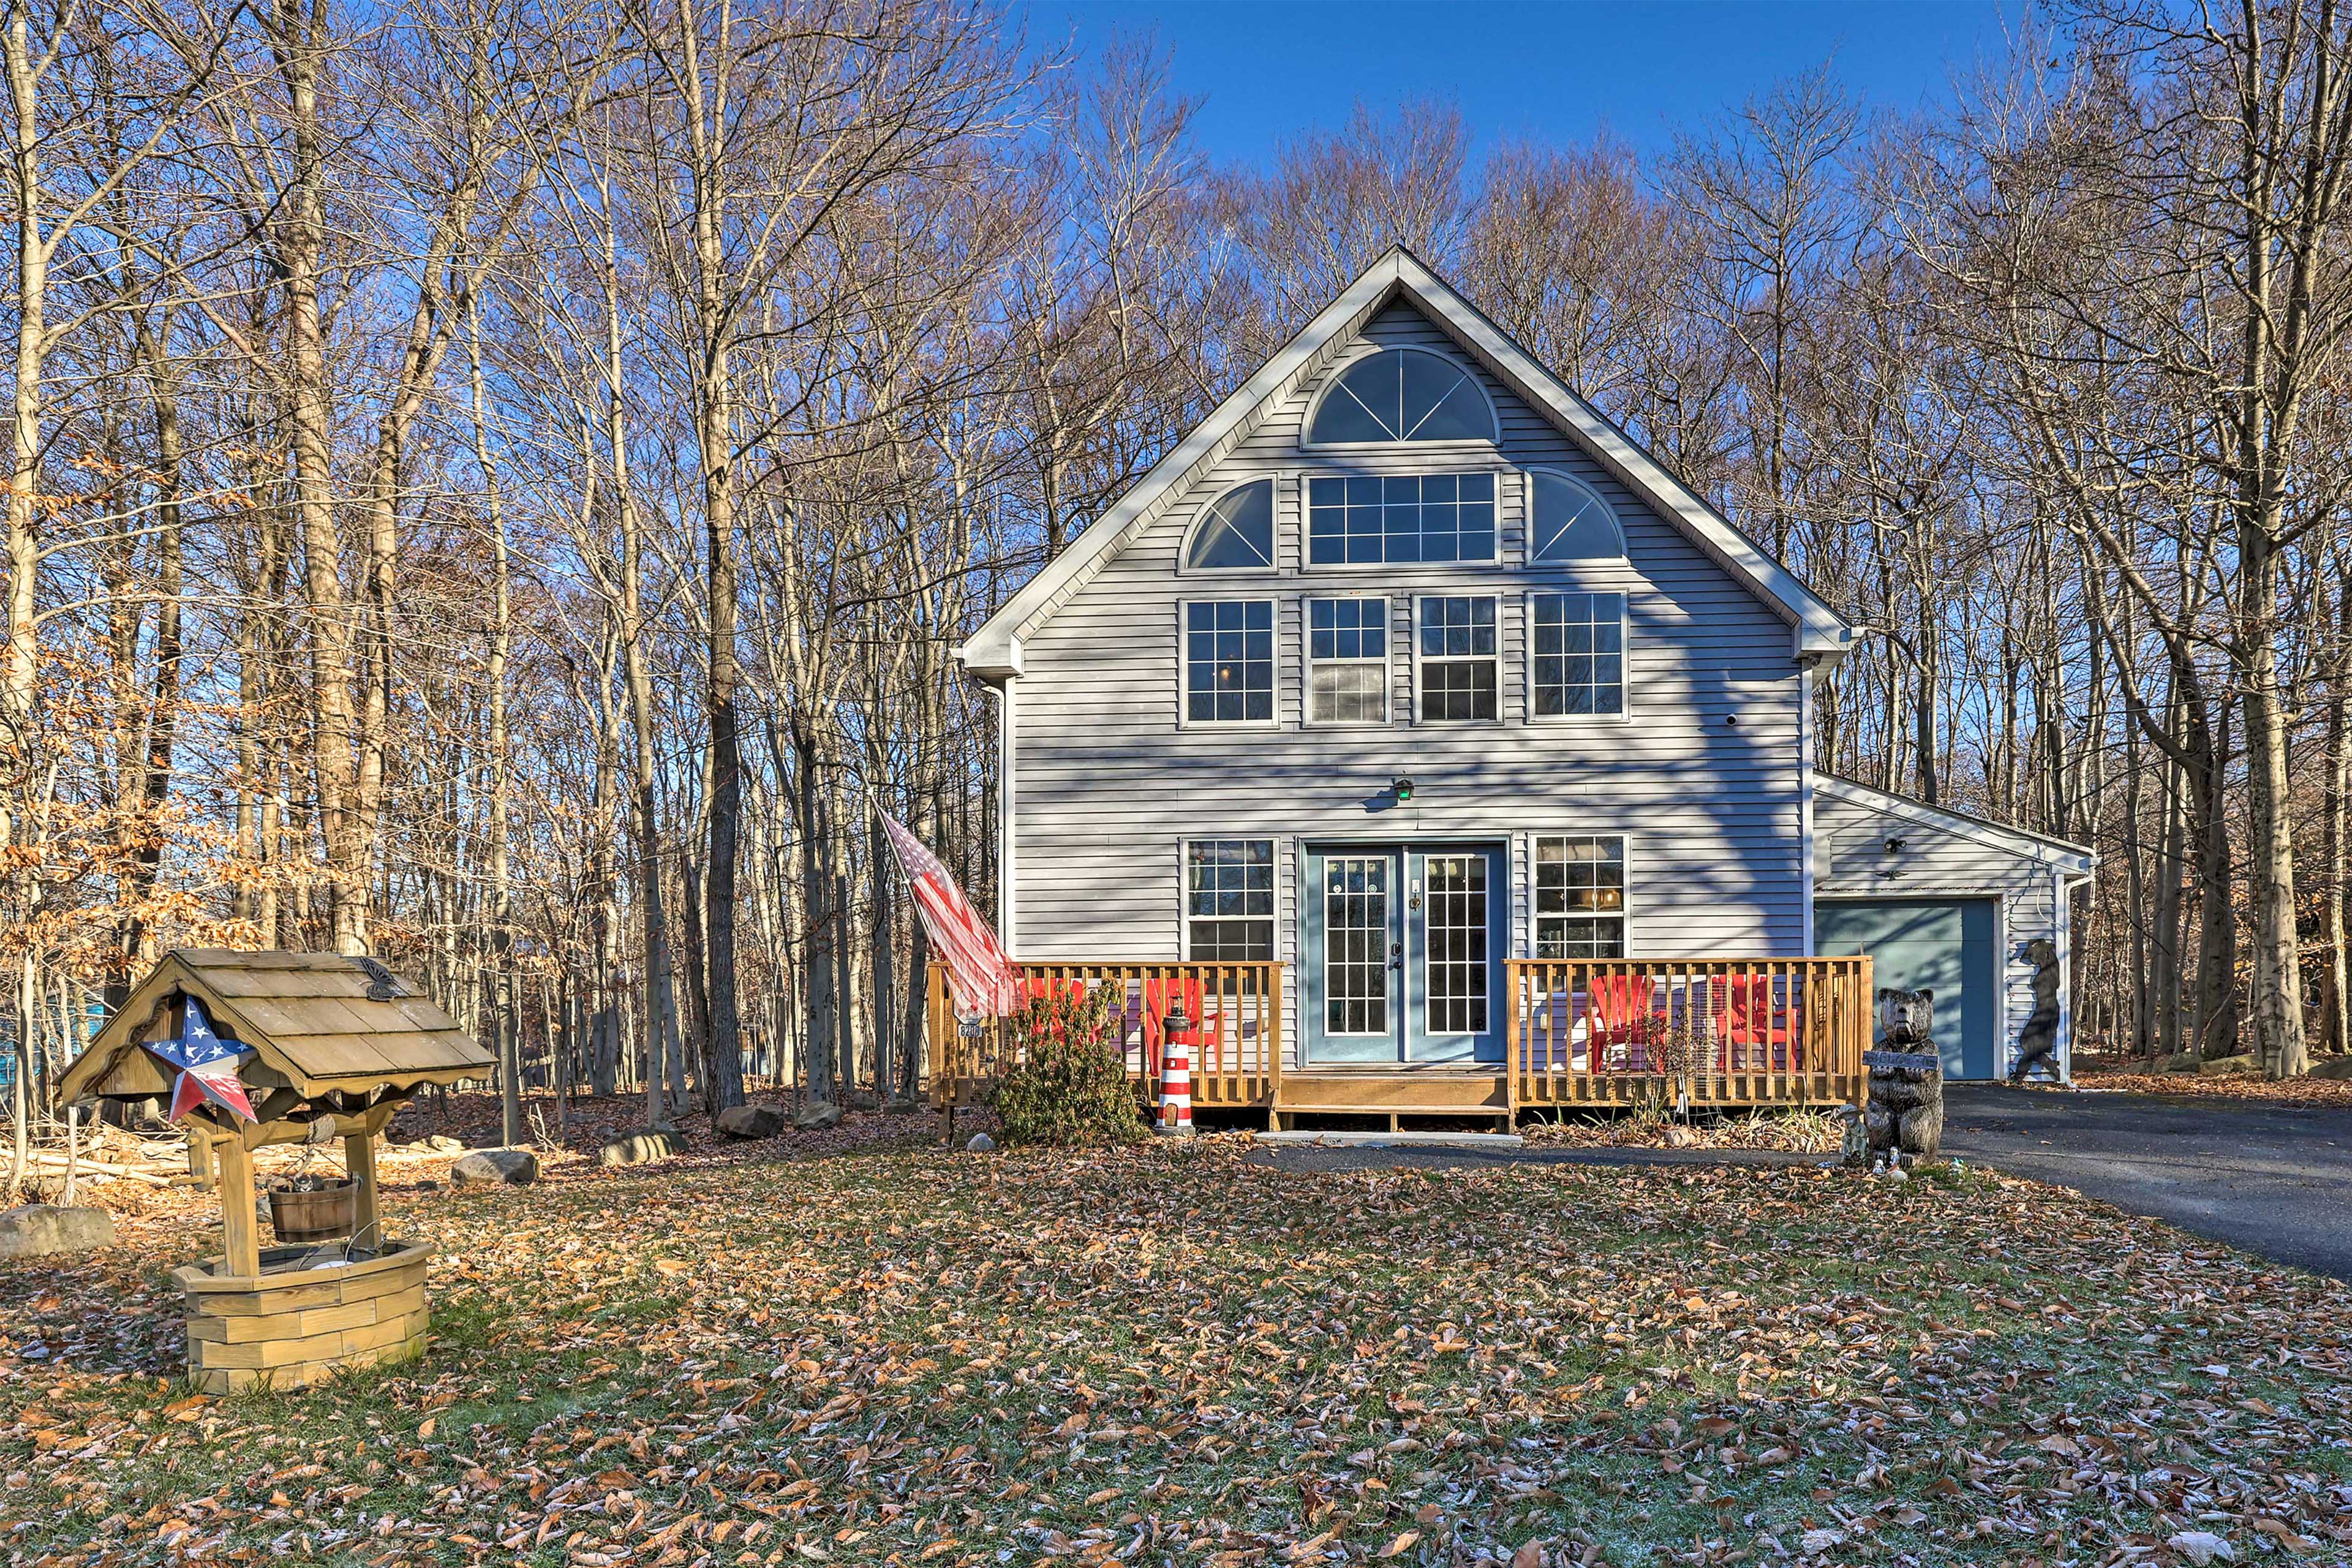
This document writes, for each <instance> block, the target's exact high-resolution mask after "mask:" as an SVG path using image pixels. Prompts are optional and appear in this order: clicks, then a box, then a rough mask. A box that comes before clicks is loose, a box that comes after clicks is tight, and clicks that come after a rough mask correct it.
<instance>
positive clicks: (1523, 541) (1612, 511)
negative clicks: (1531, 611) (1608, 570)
mask: <svg viewBox="0 0 2352 1568" xmlns="http://www.w3.org/2000/svg"><path fill="white" fill-rule="evenodd" d="M1526 473H1527V481H1526V490H1525V494H1524V495H1523V496H1522V497H1521V503H1522V504H1521V507H1520V510H1521V511H1522V512H1523V513H1524V514H1525V522H1526V527H1525V529H1524V530H1523V531H1522V533H1521V535H1520V542H1519V549H1520V552H1521V555H1522V557H1523V558H1524V559H1525V561H1526V562H1527V563H1528V565H1529V566H1531V567H1534V568H1536V569H1537V570H1539V571H1545V572H1553V571H1560V570H1566V569H1573V568H1575V567H1578V566H1622V565H1625V564H1626V563H1628V562H1629V560H1630V559H1631V553H1630V552H1629V551H1628V550H1627V548H1626V545H1625V520H1624V519H1623V518H1622V517H1620V516H1619V515H1618V514H1617V509H1616V508H1615V507H1614V506H1612V505H1611V504H1610V502H1609V498H1608V497H1607V496H1605V495H1602V494H1601V491H1600V490H1599V489H1595V488H1594V486H1593V485H1592V483H1591V481H1590V480H1589V479H1585V478H1583V477H1582V476H1581V475H1579V474H1576V473H1572V472H1570V470H1569V469H1567V468H1558V467H1555V466H1552V465H1550V464H1545V463H1538V464H1537V465H1535V466H1534V467H1532V468H1528V469H1527V470H1526ZM1538 474H1549V476H1550V477H1552V478H1553V479H1562V480H1565V481H1567V482H1568V483H1569V484H1570V485H1573V486H1575V487H1576V488H1577V489H1580V490H1582V491H1583V492H1584V493H1585V494H1586V495H1589V496H1591V498H1592V499H1593V500H1596V501H1598V502H1600V503H1601V510H1602V511H1604V512H1606V513H1607V514H1608V515H1609V526H1610V527H1612V528H1613V529H1615V530H1616V531H1617V553H1616V554H1614V555H1565V556H1562V557H1560V558H1559V560H1557V561H1545V560H1541V559H1539V558H1538V556H1537V554H1536V476H1537V475H1538Z"/></svg>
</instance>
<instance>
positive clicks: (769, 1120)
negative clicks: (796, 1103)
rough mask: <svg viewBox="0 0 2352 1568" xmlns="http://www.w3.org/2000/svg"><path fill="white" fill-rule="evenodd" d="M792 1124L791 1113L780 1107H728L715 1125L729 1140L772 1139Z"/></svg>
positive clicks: (721, 1112) (721, 1113)
mask: <svg viewBox="0 0 2352 1568" xmlns="http://www.w3.org/2000/svg"><path fill="white" fill-rule="evenodd" d="M792 1124H793V1118H792V1113H791V1112H790V1111H788V1110H785V1109H784V1108H783V1107H782V1106H781V1105H730V1106H729V1107H728V1108H727V1109H726V1110H722V1111H720V1112H719V1120H718V1121H717V1123H716V1124H715V1125H716V1126H717V1127H718V1129H719V1131H721V1132H723V1133H725V1134H726V1135H727V1136H728V1137H730V1138H773V1137H774V1136H775V1135H776V1134H777V1133H779V1132H782V1131H783V1130H784V1129H785V1128H787V1127H790V1126H791V1125H792Z"/></svg>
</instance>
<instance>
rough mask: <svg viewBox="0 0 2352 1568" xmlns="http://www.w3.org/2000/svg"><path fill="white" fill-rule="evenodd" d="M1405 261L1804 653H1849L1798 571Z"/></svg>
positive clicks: (1432, 298) (1482, 352)
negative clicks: (1786, 628)
mask: <svg viewBox="0 0 2352 1568" xmlns="http://www.w3.org/2000/svg"><path fill="white" fill-rule="evenodd" d="M1399 260H1400V265H1401V269H1402V270H1401V273H1400V279H1401V281H1402V283H1403V285H1404V286H1405V288H1407V289H1410V290H1411V291H1412V293H1413V294H1414V295H1415V296H1416V297H1417V298H1419V299H1420V300H1421V301H1422V302H1423V303H1424V304H1426V305H1427V306H1428V307H1429V308H1430V309H1431V310H1434V311H1436V312H1437V313H1438V314H1439V315H1440V316H1441V317H1442V318H1443V319H1444V322H1445V324H1446V326H1447V328H1448V329H1449V330H1450V331H1453V332H1454V335H1455V336H1456V338H1457V339H1459V340H1460V341H1461V342H1463V343H1464V345H1465V347H1468V348H1470V349H1472V350H1473V351H1475V353H1477V354H1478V355H1479V356H1480V357H1481V358H1483V359H1485V360H1486V362H1487V364H1488V366H1489V367H1490V368H1491V369H1493V370H1494V371H1495V372H1496V374H1499V375H1501V376H1502V377H1503V379H1504V380H1506V381H1507V382H1509V383H1510V384H1512V389H1513V390H1514V391H1516V392H1517V393H1518V394H1519V395H1520V396H1522V397H1524V398H1526V399H1527V400H1528V402H1530V403H1532V404H1534V405H1536V406H1537V407H1538V408H1540V409H1542V410H1544V412H1546V413H1547V414H1549V415H1550V416H1551V417H1552V420H1553V422H1554V423H1555V424H1557V425H1559V426H1560V427H1561V428H1562V429H1563V430H1564V431H1566V432H1567V433H1568V434H1570V435H1572V436H1574V437H1578V438H1579V439H1580V440H1581V441H1582V442H1583V443H1584V445H1585V446H1586V447H1588V448H1589V449H1590V450H1591V452H1592V453H1593V455H1594V456H1595V457H1597V458H1600V460H1601V463H1602V464H1603V465H1604V466H1605V467H1607V468H1609V469H1610V470H1611V471H1612V472H1613V473H1614V474H1615V475H1616V476H1617V478H1618V479H1620V480H1621V481H1622V482H1623V483H1624V484H1625V486H1626V487H1627V488H1628V489H1633V490H1634V491H1635V492H1637V493H1639V494H1641V495H1643V496H1644V497H1646V498H1647V499H1648V500H1650V501H1651V502H1652V504H1654V505H1655V506H1657V507H1658V508H1660V509H1661V510H1664V511H1665V512H1666V513H1667V514H1668V515H1669V516H1671V517H1674V518H1675V519H1677V520H1678V521H1680V522H1681V523H1682V525H1683V527H1684V528H1685V530H1686V531H1689V533H1690V534H1691V535H1692V536H1693V537H1694V538H1696V539H1697V540H1698V541H1699V542H1701V543H1702V544H1704V545H1705V546H1706V547H1707V549H1708V550H1709V551H1711V552H1713V553H1714V554H1715V556H1716V558H1717V560H1718V561H1720V562H1722V563H1723V564H1724V565H1725V566H1727V567H1728V568H1729V569H1730V570H1731V571H1732V572H1733V574H1735V575H1738V576H1741V577H1745V578H1746V579H1747V580H1748V583H1749V584H1750V585H1751V586H1753V587H1754V588H1755V589H1756V590H1757V592H1758V593H1759V594H1760V595H1762V596H1763V598H1764V599H1765V601H1766V602H1767V603H1769V604H1771V605H1775V606H1777V607H1778V608H1779V609H1780V612H1781V613H1782V614H1783V615H1785V616H1787V617H1788V618H1789V620H1790V623H1791V624H1792V625H1793V626H1795V628H1796V652H1797V653H1798V655H1799V656H1800V657H1801V656H1803V655H1807V654H1811V655H1815V656H1818V657H1821V658H1827V659H1829V660H1831V661H1835V660H1837V659H1840V658H1844V657H1845V655H1846V652H1847V650H1848V649H1850V648H1851V647H1853V627H1852V626H1848V625H1847V624H1846V622H1845V618H1844V617H1843V616H1840V615H1839V614H1838V613H1837V612H1836V611H1835V610H1833V609H1832V608H1831V607H1830V606H1829V605H1828V604H1827V603H1826V602H1825V601H1823V600H1822V598H1821V597H1820V596H1819V595H1816V594H1814V593H1813V591H1812V590H1811V589H1810V588H1808V587H1806V586H1805V584H1803V583H1802V582H1801V581H1800V580H1799V579H1798V577H1797V575H1796V574H1795V573H1793V572H1790V570H1789V569H1788V568H1787V567H1785V566H1783V565H1781V564H1780V563H1779V562H1777V561H1775V560H1773V559H1772V558H1771V557H1770V556H1769V555H1767V554H1765V553H1764V552H1763V551H1761V550H1759V549H1758V548H1757V547H1756V543H1755V542H1754V541H1753V540H1751V539H1749V538H1748V536H1747V535H1746V534H1744V533H1742V532H1740V531H1739V530H1738V529H1737V528H1735V527H1733V526H1732V525H1731V523H1730V522H1729V521H1727V520H1726V519H1725V518H1724V516H1723V515H1722V514H1721V513H1720V512H1718V511H1717V510H1715V509H1714V508H1713V507H1711V506H1709V505H1707V504H1706V502H1705V501H1704V500H1700V499H1699V498H1698V497H1697V496H1696V495H1695V494H1693V493H1692V492H1691V490H1690V489H1689V487H1687V486H1685V484H1684V483H1683V482H1682V481H1681V480H1680V479H1676V478H1675V476H1674V475H1673V474H1671V473H1669V472H1667V471H1666V469H1665V468H1664V467H1662V466H1661V465H1660V464H1659V463H1658V461H1657V460H1656V459H1655V458H1652V457H1651V456H1650V455H1649V454H1648V453H1647V452H1644V451H1643V450H1642V448H1641V447H1637V446H1635V445H1634V444H1633V442H1632V441H1631V440H1629V439H1627V437H1626V436H1625V434H1624V432H1622V430H1619V429H1618V428H1617V426H1614V425H1612V424H1611V423H1610V422H1609V421H1608V420H1607V419H1605V418H1603V417H1602V416H1601V413H1600V411H1599V410H1598V409H1596V408H1594V407H1593V406H1592V405H1591V404H1589V403H1587V402H1585V401H1584V399H1582V398H1581V397H1579V396H1578V395H1576V394H1575V393H1574V392H1573V391H1571V390H1570V388H1569V386H1568V385H1567V384H1566V383H1564V382H1562V381H1561V380H1560V379H1559V377H1558V376H1556V375H1554V374H1552V373H1551V372H1550V371H1549V370H1547V369H1545V368H1544V366H1543V364H1542V363H1540V362H1538V360H1537V359H1536V358H1535V357H1534V356H1533V355H1531V354H1529V353H1528V352H1527V351H1526V350H1525V349H1523V348H1521V347H1520V346H1519V345H1518V344H1517V343H1516V342H1513V341H1512V339H1511V337H1510V334H1509V333H1507V332H1506V331H1503V330H1502V329H1501V328H1500V327H1497V326H1496V325H1495V323H1494V322H1492V321H1488V320H1487V319H1486V316H1485V314H1484V313H1483V312H1481V311H1480V310H1478V308H1477V307H1476V306H1475V305H1473V304H1471V303H1470V301H1469V300H1465V299H1464V298H1463V297H1462V296H1461V295H1459V294H1457V293H1455V292H1454V289H1453V288H1452V286H1450V285H1449V284H1447V283H1446V281H1445V280H1444V279H1442V278H1440V277H1438V276H1437V274H1435V273H1434V272H1432V271H1431V270H1430V269H1429V268H1427V267H1425V266H1423V264H1422V263H1421V261H1420V260H1419V259H1418V258H1415V257H1413V256H1412V254H1411V253H1409V252H1400V253H1399Z"/></svg>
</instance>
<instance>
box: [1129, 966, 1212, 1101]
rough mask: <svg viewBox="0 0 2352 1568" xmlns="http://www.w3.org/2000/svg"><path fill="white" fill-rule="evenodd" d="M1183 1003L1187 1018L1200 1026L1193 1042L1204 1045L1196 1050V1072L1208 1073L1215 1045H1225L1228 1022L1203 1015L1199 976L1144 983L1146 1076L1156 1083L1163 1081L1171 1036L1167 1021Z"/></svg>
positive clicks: (1193, 1053)
mask: <svg viewBox="0 0 2352 1568" xmlns="http://www.w3.org/2000/svg"><path fill="white" fill-rule="evenodd" d="M1180 999H1181V1001H1182V1002H1183V1004H1184V1013H1185V1016H1187V1017H1189V1018H1191V1019H1192V1021H1193V1023H1194V1024H1195V1025H1197V1026H1198V1027H1197V1028H1196V1029H1195V1030H1194V1031H1193V1038H1194V1039H1195V1040H1197V1041H1199V1042H1200V1043H1199V1044H1198V1045H1196V1046H1194V1047H1192V1070H1193V1071H1194V1072H1202V1071H1206V1070H1208V1064H1207V1062H1206V1060H1205V1059H1204V1058H1206V1057H1207V1056H1208V1053H1209V1049H1210V1047H1211V1045H1212V1043H1213V1042H1214V1043H1217V1044H1222V1042H1223V1022H1224V1021H1223V1018H1222V1017H1211V1016H1208V1015H1207V1014H1206V1013H1205V1012H1204V1011H1203V1007H1204V1006H1205V1000H1204V998H1203V996H1202V990H1201V981H1200V978H1199V976H1197V975H1189V976H1184V977H1181V978H1178V979H1170V980H1146V981H1145V982H1144V983H1143V1072H1144V1076H1145V1077H1146V1078H1147V1079H1150V1080H1151V1081H1152V1082H1154V1083H1157V1082H1158V1081H1159V1079H1160V1049H1161V1047H1162V1045H1163V1044H1164V1043H1165V1042H1164V1040H1163V1036H1164V1035H1165V1034H1166V1032H1167V1031H1166V1028H1165V1026H1164V1023H1163V1021H1164V1020H1165V1019H1166V1018H1167V1016H1168V1012H1169V1009H1170V1008H1171V1006H1173V1005H1175V1003H1176V1002H1177V1001H1178V1000H1180Z"/></svg>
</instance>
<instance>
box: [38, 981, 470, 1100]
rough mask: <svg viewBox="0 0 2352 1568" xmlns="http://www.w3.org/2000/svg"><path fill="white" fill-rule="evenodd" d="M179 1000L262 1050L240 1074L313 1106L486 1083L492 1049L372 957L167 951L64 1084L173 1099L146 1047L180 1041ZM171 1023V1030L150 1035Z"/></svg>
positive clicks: (226, 1034) (70, 1088)
mask: <svg viewBox="0 0 2352 1568" xmlns="http://www.w3.org/2000/svg"><path fill="white" fill-rule="evenodd" d="M181 995H193V996H194V997H195V998H196V999H197V1000H198V1001H200V1002H202V1003H203V1004H204V1005H205V1012H206V1013H207V1014H208V1015H209V1016H211V1018H212V1020H213V1026H214V1028H215V1031H217V1032H218V1033H219V1035H220V1036H221V1037H222V1038H223V1039H231V1040H236V1042H238V1043H239V1044H241V1045H247V1046H250V1047H253V1051H254V1055H253V1057H252V1058H247V1060H245V1061H243V1062H242V1063H240V1064H239V1066H238V1068H237V1075H238V1076H239V1077H240V1078H242V1079H245V1080H246V1082H247V1084H249V1085H251V1086H253V1087H256V1088H278V1087H284V1088H289V1089H294V1090H296V1091H297V1092H299V1094H300V1095H301V1096H302V1097H303V1098H304V1099H305V1100H308V1099H310V1098H312V1097H314V1096H317V1095H320V1094H322V1093H326V1092H328V1091H330V1090H341V1091H345V1092H354V1093H356V1092H363V1091H366V1090H370V1089H379V1088H393V1089H414V1088H415V1087H416V1086H417V1085H419V1084H425V1083H454V1082H456V1081H457V1080H458V1079H468V1078H487V1077H488V1076H489V1074H490V1070H491V1068H492V1067H493V1066H494V1063H493V1062H492V1060H491V1058H490V1053H489V1052H488V1051H487V1050H484V1049H483V1048H482V1047H481V1046H480V1045H479V1044H478V1043H477V1042H476V1040H475V1039H474V1037H472V1036H471V1035H468V1034H467V1033H466V1031H465V1030H463V1029H461V1028H459V1027H458V1026H457V1020H456V1019H454V1018H452V1017H450V1016H449V1015H448V1014H446V1013H445V1012H443V1011H442V1010H441V1006H440V1005H439V1004H438V1003H436V1002H435V1001H434V1000H433V999H432V998H431V997H429V996H427V995H425V993H424V991H423V990H422V988H420V987H419V986H417V985H415V984H412V983H411V982H409V981H407V980H404V979H403V978H402V977H400V976H399V975H396V974H394V973H392V972H391V971H390V970H387V969H384V968H383V966H382V965H381V964H377V963H374V961H373V959H357V958H345V957H343V956H342V955H341V954H340V953H333V952H226V951H223V950H220V949H217V948H183V949H180V950H178V951H176V952H170V953H166V954H165V955H164V957H163V962H162V963H158V964H157V965H156V966H155V967H154V968H153V969H152V970H151V971H149V972H148V974H147V978H146V979H144V980H142V981H141V982H140V983H139V986H138V989H136V990H134V991H133V992H131V997H130V1000H128V1001H127V1002H125V1003H124V1004H123V1005H122V1007H121V1010H120V1011H119V1012H117V1013H116V1014H115V1015H114V1016H113V1017H111V1018H110V1019H108V1020H107V1022H106V1026H105V1027H104V1028H102V1029H100V1031H99V1034H98V1038H97V1039H96V1040H94V1041H92V1042H91V1044H90V1047H89V1050H87V1051H84V1052H83V1053H82V1054H81V1056H80V1057H79V1058H76V1059H75V1061H74V1063H73V1065H72V1066H70V1067H68V1068H67V1069H66V1071H65V1074H64V1076H63V1078H62V1079H60V1080H59V1084H58V1088H59V1090H60V1092H62V1093H63V1094H64V1095H65V1096H66V1098H67V1099H68V1100H72V1099H79V1098H80V1097H82V1096H84V1095H91V1094H97V1095H118V1096H124V1097H131V1098H144V1097H145V1096H148V1095H152V1094H159V1093H166V1092H168V1091H169V1089H170V1078H169V1076H168V1073H167V1070H166V1069H165V1068H163V1067H161V1066H160V1065H159V1064H157V1063H156V1062H155V1060H154V1059H153V1058H151V1057H150V1056H148V1054H147V1053H146V1052H144V1051H142V1050H141V1049H139V1046H140V1043H141V1042H142V1041H143V1040H148V1039H161V1038H168V1037H170V1035H169V1030H170V1020H169V1019H167V1018H166V1017H164V1016H163V1011H164V1009H166V1008H168V1007H169V1006H170V1005H172V1003H173V1000H174V999H175V998H177V997H179V996H181ZM158 1027H161V1028H163V1029H164V1031H165V1032H164V1033H163V1034H161V1035H158V1034H154V1033H152V1030H153V1029H155V1028H158Z"/></svg>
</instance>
